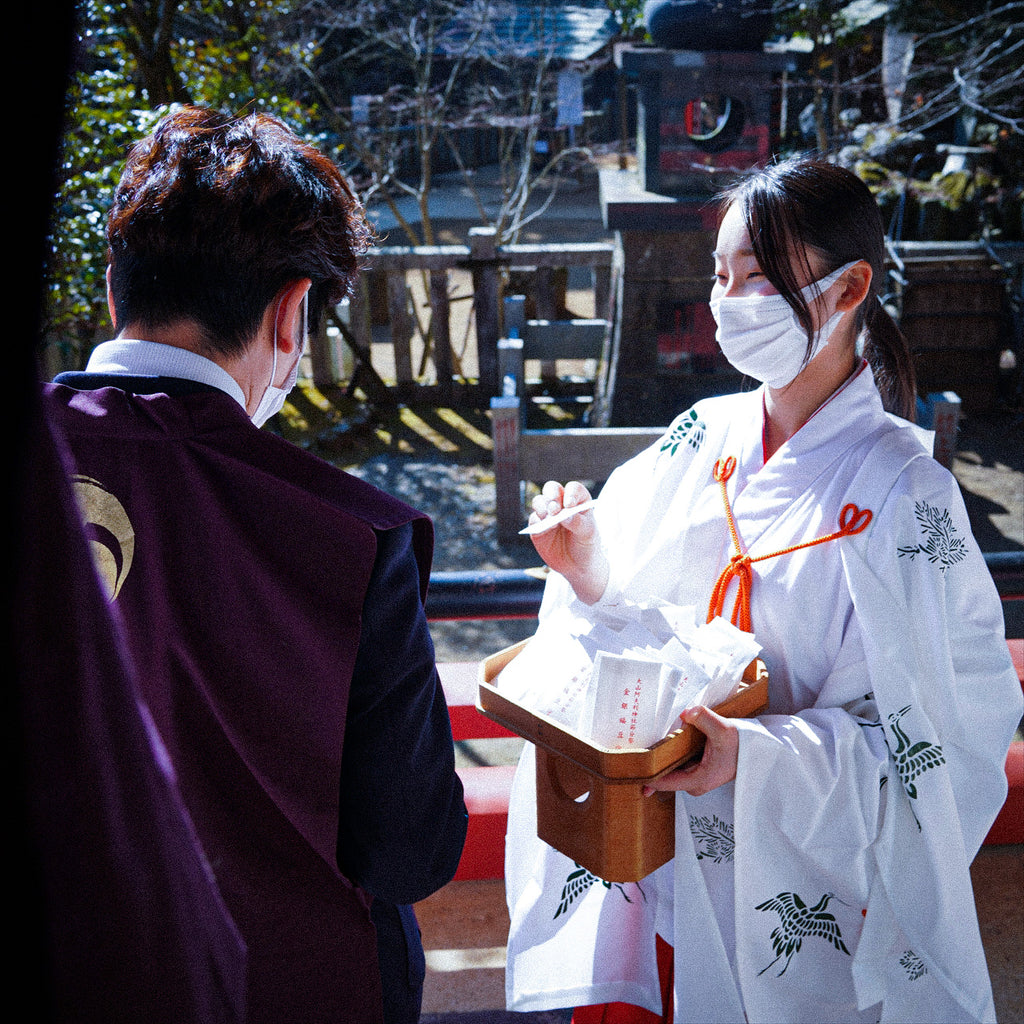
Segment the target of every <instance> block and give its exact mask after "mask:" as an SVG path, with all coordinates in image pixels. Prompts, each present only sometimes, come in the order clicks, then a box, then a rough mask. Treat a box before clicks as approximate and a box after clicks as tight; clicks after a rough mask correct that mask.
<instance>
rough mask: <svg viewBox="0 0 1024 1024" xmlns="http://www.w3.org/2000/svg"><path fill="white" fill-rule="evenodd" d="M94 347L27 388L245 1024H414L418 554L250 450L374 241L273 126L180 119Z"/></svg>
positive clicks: (432, 819) (435, 873) (448, 807)
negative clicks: (216, 925) (44, 416)
mask: <svg viewBox="0 0 1024 1024" xmlns="http://www.w3.org/2000/svg"><path fill="white" fill-rule="evenodd" d="M107 235H108V241H109V243H110V266H109V269H108V274H107V281H108V297H109V299H110V305H111V316H112V318H113V321H114V324H115V329H116V330H117V331H118V335H117V338H116V339H115V340H113V341H111V342H107V343H105V344H103V345H100V346H99V347H98V348H97V349H96V350H95V351H94V352H93V354H92V357H91V359H90V362H89V365H88V367H87V368H86V372H85V373H82V374H65V375H61V376H60V377H59V378H57V382H56V383H55V384H53V385H50V386H48V388H47V401H48V408H49V410H50V412H51V414H52V415H53V416H54V417H55V420H56V422H57V425H58V427H59V429H60V430H61V432H62V433H63V435H64V437H65V438H66V440H67V443H68V445H69V447H70V449H71V452H72V455H73V458H74V462H75V474H76V476H75V487H76V493H77V495H78V498H79V502H80V504H81V506H82V508H83V510H84V513H85V519H86V523H87V528H88V530H89V531H90V538H91V541H92V549H93V553H94V556H95V557H96V561H97V564H98V566H99V567H100V572H101V575H102V577H103V578H104V580H105V582H106V585H107V589H108V594H109V595H110V597H111V599H112V601H113V602H114V604H115V606H116V607H117V608H118V609H119V611H120V613H121V615H122V617H123V619H124V622H125V626H126V631H127V636H128V641H129V646H130V652H131V655H132V657H133V659H134V662H135V665H136V667H137V670H138V675H139V680H140V686H141V689H142V692H143V696H144V698H145V700H146V702H147V703H148V705H149V708H150V710H151V712H152V715H153V718H154V720H155V722H156V725H157V728H158V730H159V732H160V736H161V738H162V740H163V742H164V744H165V745H166V747H167V750H168V752H169V754H170V758H171V760H172V762H173V764H174V767H175V770H176V772H177V777H178V785H179V787H180V790H181V793H182V796H183V798H184V800H185V803H186V806H187V808H188V811H189V813H190V814H191V816H192V819H193V821H194V822H195V827H196V830H197V833H198V836H199V839H200V841H201V842H202V845H203V848H204V850H205V852H206V855H207V857H208V858H209V861H210V864H211V866H212V868H213V871H214V874H215V876H216V880H217V884H218V886H219V888H220V891H221V893H222V895H223V898H224V900H225V903H226V905H227V907H228V910H229V911H230V912H231V915H232V917H233V918H234V921H235V923H236V924H237V926H238V928H239V931H240V933H241V935H242V938H243V940H244V941H245V944H246V947H247V952H248V1015H249V1016H248V1019H249V1020H250V1021H259V1022H266V1024H282V1022H288V1021H297V1022H302V1024H312V1022H318V1021H323V1022H328V1021H330V1022H353V1024H372V1022H375V1021H381V1020H383V1021H385V1022H388V1024H390V1022H406V1021H415V1020H416V1019H417V1018H418V1015H419V1005H420V995H421V991H422V980H423V971H424V967H423V951H422V945H421V943H420V938H419V932H418V929H417V927H416V921H415V917H414V916H413V913H412V909H411V906H409V905H410V904H412V903H414V902H416V901H418V900H421V899H424V898H425V897H426V896H428V895H429V894H430V893H432V892H434V891H435V890H436V889H438V888H440V887H441V886H442V885H444V884H445V883H446V882H447V881H449V879H451V877H452V876H453V875H454V872H455V869H456V867H457V864H458V859H459V856H460V853H461V849H462V843H463V840H464V838H465V829H466V810H465V805H464V803H463V800H462V789H461V785H460V783H459V781H458V777H457V776H456V775H455V771H454V756H453V749H452V739H451V729H450V725H449V722H448V715H447V709H446V707H445V703H444V697H443V694H442V692H441V688H440V685H439V683H438V680H437V672H436V669H435V666H434V655H433V646H432V644H431V641H430V635H429V632H428V628H427V623H426V618H425V615H424V611H423V598H424V595H425V592H426V586H427V581H428V578H429V568H430V558H431V553H432V544H433V534H432V529H431V524H430V522H429V520H428V519H427V518H426V517H424V516H422V515H421V514H419V513H417V512H415V511H414V510H413V509H410V508H409V507H407V506H406V505H404V504H402V503H401V502H399V501H397V500H395V499H393V498H391V497H389V496H387V495H385V494H383V493H382V492H380V491H378V490H376V489H375V488H373V487H371V486H369V485H368V484H365V483H363V482H362V481H360V480H357V479H355V478H354V477H351V476H349V475H347V474H345V473H342V472H341V471H339V470H337V469H335V468H333V467H331V466H329V465H327V464H326V463H324V462H322V461H320V460H318V459H316V458H314V457H313V456H311V455H309V454H308V453H306V452H303V451H301V450H300V449H298V448H296V447H294V446H292V445H290V444H288V443H286V442H285V441H283V440H281V439H280V438H279V437H277V436H275V435H274V434H272V433H269V432H266V431H261V430H259V429H257V428H258V427H259V426H261V425H262V424H263V423H264V422H265V421H266V420H267V419H268V418H269V417H270V416H272V415H273V414H274V413H275V412H276V411H277V410H278V409H280V407H281V404H282V403H283V401H284V398H285V396H286V395H287V393H288V390H289V389H290V388H291V387H292V386H293V384H294V382H295V377H296V373H297V367H298V361H299V358H300V356H301V352H302V346H303V342H304V340H305V334H306V330H307V324H309V323H313V324H315V323H316V322H317V320H318V319H319V316H320V315H321V314H322V312H323V310H324V308H325V307H326V305H327V304H328V303H336V302H338V301H340V299H341V298H342V297H343V296H344V295H345V294H346V293H347V291H348V290H349V288H350V286H351V283H352V280H353V278H354V275H355V273H356V269H357V262H358V259H359V257H360V255H362V253H363V252H365V250H366V248H367V247H368V245H369V241H370V232H369V229H368V228H367V226H366V223H365V220H364V218H363V214H362V210H361V208H360V207H359V204H358V202H357V201H356V199H355V198H354V196H353V194H352V192H351V190H350V188H349V186H348V184H347V182H346V181H345V180H344V178H343V177H342V176H341V175H340V174H339V173H338V171H337V169H336V168H335V167H334V165H333V164H332V163H330V161H328V160H327V159H326V158H325V157H323V156H322V155H321V154H319V153H318V152H317V151H316V150H314V149H313V148H312V147H310V146H308V145H306V144H304V143H303V142H301V141H300V140H299V139H298V138H297V137H296V136H294V135H293V134H292V133H291V132H290V131H289V130H288V129H286V128H285V127H284V126H283V125H282V124H280V123H279V122H278V121H276V120H275V119H273V118H270V117H267V116H265V115H259V114H253V115H249V116H246V117H240V118H227V117H224V116H221V115H218V114H214V113H212V112H209V111H202V110H197V109H195V108H186V109H183V110H179V111H176V112H174V113H172V114H170V115H168V116H167V117H166V118H165V119H164V120H163V121H162V122H161V123H160V125H159V126H158V127H157V128H156V130H155V131H154V133H153V134H152V135H151V136H150V137H148V138H146V139H144V140H142V141H141V142H140V143H138V144H137V145H136V146H135V148H134V149H133V150H132V152H131V154H130V156H129V159H128V163H127V166H126V169H125V172H124V175H123V176H122V179H121V182H120V184H119V186H118V189H117V192H116V195H115V198H114V204H113V208H112V210H111V214H110V219H109V222H108V229H107Z"/></svg>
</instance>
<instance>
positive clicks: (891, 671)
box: [844, 458, 1021, 1020]
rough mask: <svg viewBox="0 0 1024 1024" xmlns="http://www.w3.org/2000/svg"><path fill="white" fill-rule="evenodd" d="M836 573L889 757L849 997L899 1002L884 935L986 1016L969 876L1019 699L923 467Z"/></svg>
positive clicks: (965, 555) (970, 546)
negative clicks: (856, 622)
mask: <svg viewBox="0 0 1024 1024" xmlns="http://www.w3.org/2000/svg"><path fill="white" fill-rule="evenodd" d="M844 564H845V569H846V574H847V579H848V581H849V585H850V590H851V593H852V595H853V599H854V603H855V606H856V608H857V614H858V617H859V618H860V619H861V621H862V622H863V623H864V629H863V636H864V647H865V654H866V658H867V664H868V670H869V675H870V679H871V685H872V690H873V693H874V695H875V699H876V701H877V704H878V711H879V716H880V721H881V723H882V726H883V728H884V730H885V739H886V744H887V746H888V749H889V771H888V780H889V781H888V785H887V787H886V791H885V794H884V800H885V812H884V826H883V830H882V833H881V834H880V836H879V839H878V841H877V842H876V844H875V847H874V851H873V853H874V860H875V864H876V868H877V873H876V884H875V886H874V893H873V898H872V901H871V903H870V904H869V907H868V913H867V919H866V921H865V933H866V934H871V935H872V936H873V940H872V945H873V946H874V949H873V950H871V951H869V954H866V955H865V956H862V957H860V958H859V960H860V964H859V968H860V969H859V978H858V986H859V991H860V992H861V993H862V995H863V997H864V998H865V999H867V998H871V995H872V994H874V995H877V994H879V993H881V992H885V993H886V995H887V1005H888V1006H889V1008H890V1009H892V1008H893V1007H895V1006H896V1005H897V1004H898V1002H899V1000H900V999H901V998H902V996H901V994H900V993H901V985H902V987H903V988H907V987H908V986H907V985H905V984H903V982H904V978H903V977H902V976H901V975H900V974H899V972H898V971H897V970H896V968H895V965H894V955H895V953H896V952H897V949H898V947H896V946H891V947H888V946H887V945H886V943H887V942H888V938H889V936H890V935H894V934H896V933H897V932H898V934H899V936H900V938H899V944H900V945H901V946H902V947H903V950H904V951H905V952H904V956H906V955H907V954H906V951H909V952H910V953H911V954H912V957H913V961H914V963H915V964H919V965H920V966H919V967H917V968H915V971H914V972H913V974H914V975H915V977H916V979H917V982H918V983H919V982H920V980H921V979H923V978H926V979H928V980H929V983H930V984H934V986H935V989H936V993H938V992H939V991H940V990H941V993H943V994H944V997H945V998H947V999H948V1001H949V1002H950V1003H951V1004H952V1005H954V1006H955V1007H956V1010H955V1013H956V1017H955V1019H971V1020H990V1019H994V1010H993V1008H992V996H991V987H990V984H989V979H988V973H987V969H986V966H985V957H984V950H983V948H982V946H981V939H980V934H979V931H978V925H977V916H976V913H975V908H974V900H973V892H972V889H971V881H970V874H969V867H970V862H971V860H972V859H973V857H974V855H975V854H976V853H977V851H978V848H979V847H980V845H981V843H982V841H983V840H984V837H985V835H986V833H987V832H988V830H989V828H990V827H991V825H992V822H993V821H994V819H995V816H996V814H997V813H998V811H999V808H1000V807H1001V806H1002V803H1003V801H1004V799H1005V797H1006V775H1005V771H1004V764H1005V758H1006V752H1007V749H1008V747H1009V743H1010V740H1011V738H1012V735H1013V731H1014V728H1015V727H1016V725H1017V723H1018V722H1019V720H1020V714H1021V692H1020V686H1019V684H1018V681H1017V678H1016V674H1015V672H1014V671H1013V666H1012V661H1011V659H1010V655H1009V651H1008V648H1007V645H1006V640H1005V634H1004V625H1003V619H1002V609H1001V605H1000V602H999V596H998V594H997V592H996V589H995V586H994V584H993V582H992V579H991V576H990V574H989V572H988V569H987V567H986V565H985V562H984V558H983V557H982V555H981V552H980V550H979V549H978V546H977V544H976V542H975V541H974V538H973V536H972V535H971V530H970V523H969V521H968V517H967V512H966V509H965V508H964V505H963V501H962V499H961V497H960V493H959V490H958V488H957V485H956V482H955V480H954V479H953V478H952V476H951V475H950V474H949V473H948V472H946V470H944V469H942V468H941V467H940V466H939V465H938V464H937V463H935V462H933V461H932V460H931V459H926V458H918V459H915V460H913V461H912V462H911V463H910V464H908V465H907V466H906V467H905V468H904V470H903V472H902V473H901V474H900V476H899V478H898V479H897V481H896V483H895V485H894V486H893V488H892V489H891V491H890V493H889V495H888V497H887V499H886V501H885V502H884V504H882V506H881V508H880V510H879V513H878V515H877V517H876V521H875V523H874V524H873V525H872V528H871V530H870V531H869V533H868V535H867V536H866V537H865V539H864V540H863V541H862V542H861V543H860V544H859V545H850V546H849V547H848V548H845V549H844ZM894 941H895V940H894ZM937 997H938V996H936V998H937ZM907 999H908V1000H909V999H910V997H909V996H907ZM908 1005H909V1003H908ZM936 1009H937V1007H936ZM894 1012H898V1011H894ZM886 1019H894V1018H892V1017H891V1016H890V1017H887V1018H886ZM895 1019H898V1018H895ZM930 1019H934V1020H939V1019H946V1014H945V1013H943V1014H939V1013H936V1014H935V1015H934V1016H932V1017H931V1018H930Z"/></svg>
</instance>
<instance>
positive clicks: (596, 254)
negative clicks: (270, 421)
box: [310, 227, 615, 407]
mask: <svg viewBox="0 0 1024 1024" xmlns="http://www.w3.org/2000/svg"><path fill="white" fill-rule="evenodd" d="M614 252H615V246H614V245H613V244H611V243H602V242H584V243H554V244H551V243H548V244H534V245H529V244H518V245H497V244H496V235H495V231H494V229H493V228H485V227H480V228H471V229H470V231H469V245H438V246H416V247H413V246H385V247H381V248H378V249H374V250H372V251H371V252H370V253H369V255H368V257H367V266H368V272H367V273H364V274H362V275H361V277H360V280H359V282H358V284H357V287H356V292H355V294H354V295H353V296H352V297H351V299H350V300H349V305H348V318H347V323H345V322H341V321H340V320H339V321H338V322H337V323H336V326H337V327H338V328H339V329H340V331H341V333H342V336H343V338H344V342H345V344H347V345H348V347H349V348H350V349H351V350H352V352H353V353H354V355H355V360H356V366H355V370H354V372H353V374H352V379H351V381H349V382H348V383H350V384H352V385H353V386H357V387H360V388H362V390H363V391H364V392H366V393H367V395H368V397H369V398H370V399H371V400H374V401H394V402H409V401H424V402H434V403H437V404H442V405H449V404H452V405H473V404H477V405H482V406H484V407H486V405H487V402H488V400H489V399H490V397H491V396H493V395H496V394H500V393H501V386H500V382H499V378H498V356H497V349H498V339H499V338H500V337H501V336H502V332H503V324H502V298H503V296H504V293H505V290H506V287H507V282H508V279H509V275H510V274H511V275H514V277H515V284H514V285H513V287H514V290H515V291H516V292H522V293H525V294H526V295H527V296H528V298H529V299H530V300H531V302H532V303H533V305H534V308H535V313H534V315H535V316H536V317H538V318H541V319H559V318H560V317H561V316H563V315H564V311H563V310H562V309H560V308H559V306H560V305H561V297H560V292H561V291H562V290H563V288H564V274H565V273H567V272H568V271H569V270H570V268H578V267H589V268H590V269H591V272H592V275H591V282H590V286H589V288H590V290H592V294H593V298H592V301H593V311H589V310H588V311H587V312H588V313H589V315H591V316H598V317H602V318H606V319H609V320H610V319H612V312H613V303H612V296H613V294H614V288H613V284H612V267H613V263H614ZM560 272H561V273H560ZM524 282H525V285H524ZM560 282H561V283H562V286H563V288H560V287H559V285H560ZM588 300H589V296H588ZM587 305H588V306H589V301H588V303H587ZM324 326H325V327H327V326H329V325H324ZM382 339H386V342H387V343H386V345H382V344H381V341H382ZM310 354H311V359H312V368H313V380H314V383H316V384H317V385H318V386H321V387H323V386H324V385H328V386H329V385H332V384H335V383H337V380H336V379H335V378H336V377H337V371H336V368H335V362H336V360H332V358H331V351H330V341H329V339H328V336H327V333H326V331H325V330H323V329H322V330H321V333H320V336H319V337H318V338H316V339H315V340H314V341H313V343H312V344H311V352H310ZM431 367H432V369H433V373H430V372H429V370H430V368H431Z"/></svg>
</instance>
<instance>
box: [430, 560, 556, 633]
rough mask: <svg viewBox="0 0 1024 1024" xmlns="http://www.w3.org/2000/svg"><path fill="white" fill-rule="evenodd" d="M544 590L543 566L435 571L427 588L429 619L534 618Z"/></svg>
mask: <svg viewBox="0 0 1024 1024" xmlns="http://www.w3.org/2000/svg"><path fill="white" fill-rule="evenodd" d="M543 593H544V570H543V569H493V570H483V571H475V570H473V571H466V572H435V573H431V574H430V589H429V590H428V591H427V618H428V619H431V620H433V621H436V620H440V619H532V618H535V617H536V615H537V612H538V610H539V609H540V599H541V597H542V595H543Z"/></svg>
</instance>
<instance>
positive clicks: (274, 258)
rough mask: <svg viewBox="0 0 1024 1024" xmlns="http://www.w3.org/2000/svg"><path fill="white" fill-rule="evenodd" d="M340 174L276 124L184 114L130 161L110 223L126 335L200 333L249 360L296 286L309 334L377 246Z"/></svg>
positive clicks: (187, 110)
mask: <svg viewBox="0 0 1024 1024" xmlns="http://www.w3.org/2000/svg"><path fill="white" fill-rule="evenodd" d="M372 237H373V236H372V231H371V230H370V228H369V226H368V225H367V223H366V220H365V216H364V213H363V209H362V206H361V204H360V203H359V201H358V199H357V198H356V197H355V195H354V194H353V192H352V189H351V187H350V186H349V184H348V182H347V181H346V180H345V178H344V177H343V176H342V174H341V173H340V171H339V170H338V168H337V167H336V166H335V165H334V164H333V163H332V162H331V161H330V160H328V159H327V157H325V156H324V155H323V154H322V153H320V152H318V151H317V150H316V149H314V148H313V147H312V146H310V145H309V144H307V143H305V142H303V141H302V140H301V139H300V138H299V137H298V136H296V135H295V134H294V133H293V132H292V131H291V130H290V129H289V128H287V127H286V126H285V125H284V124H282V123H281V122H280V121H278V120H277V119H276V118H273V117H269V116H268V115H266V114H248V115H244V116H240V117H229V116H227V115H224V114H220V113H217V112H215V111H211V110H204V109H200V108H196V107H184V108H181V109H178V110H176V111H174V112H173V113H171V114H169V115H168V116H167V117H165V118H164V119H163V120H162V121H161V122H160V124H159V125H158V126H157V128H156V129H155V131H154V132H153V133H152V135H149V136H147V137H146V138H144V139H142V140H141V141H139V142H138V143H136V145H135V146H134V147H133V148H132V150H131V152H130V153H129V156H128V162H127V164H126V166H125V169H124V173H123V175H122V177H121V181H120V183H119V184H118V187H117V191H116V192H115V194H114V204H113V208H112V209H111V212H110V217H109V220H108V222H107V242H108V243H109V246H110V248H109V253H108V258H109V260H110V265H111V292H112V294H113V300H114V312H115V316H116V319H117V323H118V325H125V324H131V323H137V324H139V325H140V326H142V327H150V328H152V327H160V326H167V325H169V324H173V323H176V322H180V321H182V320H191V321H193V322H195V323H196V324H197V325H198V326H199V327H200V329H201V330H202V331H203V334H204V335H205V341H206V343H207V344H208V345H209V347H210V349H211V350H212V351H213V352H216V353H219V354H222V355H228V356H232V355H238V354H239V353H241V352H242V351H243V350H244V349H245V348H246V347H247V346H248V344H249V343H250V342H251V341H252V339H253V337H254V336H255V334H256V331H257V330H258V328H259V325H260V321H261V319H262V317H263V314H264V312H265V311H266V309H267V306H268V305H270V303H271V302H272V301H273V300H274V297H275V296H276V295H277V294H278V292H279V291H280V290H281V288H283V287H284V286H285V285H286V284H288V283H289V282H292V281H296V280H300V279H302V278H306V277H308V278H310V279H311V280H312V282H313V287H312V289H311V291H310V301H309V313H310V322H311V324H312V325H314V326H315V325H316V323H317V322H318V320H319V317H320V315H321V313H322V312H323V309H324V308H325V306H326V305H327V304H328V303H331V304H334V303H337V302H340V301H341V299H342V298H344V297H345V295H347V294H348V292H349V290H350V289H351V286H352V282H353V281H354V279H355V276H356V273H357V270H358V263H359V258H360V256H362V255H363V253H365V252H366V250H367V249H368V248H369V246H370V244H371V241H372Z"/></svg>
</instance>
